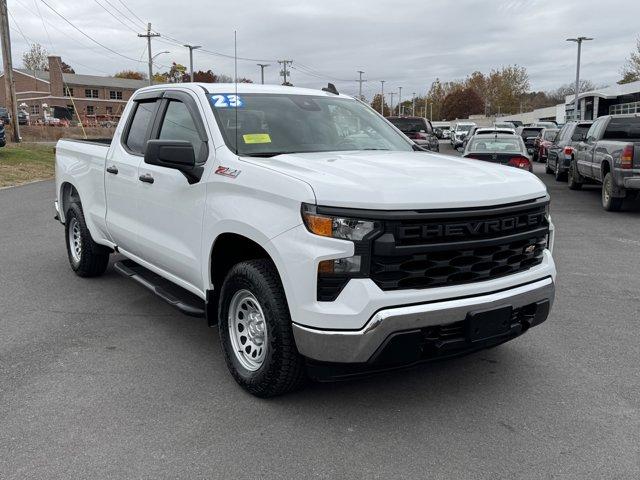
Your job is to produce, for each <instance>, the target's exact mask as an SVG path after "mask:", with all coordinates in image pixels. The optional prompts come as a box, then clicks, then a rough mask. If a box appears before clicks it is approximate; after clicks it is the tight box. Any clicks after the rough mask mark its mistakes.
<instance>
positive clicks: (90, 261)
mask: <svg viewBox="0 0 640 480" xmlns="http://www.w3.org/2000/svg"><path fill="white" fill-rule="evenodd" d="M65 233H66V240H67V255H68V257H69V263H70V264H71V268H72V269H73V271H74V272H75V273H76V275H79V276H80V277H97V276H100V275H102V274H103V273H104V272H105V270H106V269H107V265H109V254H110V251H109V249H108V248H106V247H104V246H102V245H98V244H97V243H96V242H94V241H93V239H92V238H91V233H89V229H88V228H87V224H86V222H85V220H84V213H83V212H82V206H81V205H80V204H79V203H75V202H74V203H72V204H71V205H70V206H69V209H68V210H67V213H66V216H65Z"/></svg>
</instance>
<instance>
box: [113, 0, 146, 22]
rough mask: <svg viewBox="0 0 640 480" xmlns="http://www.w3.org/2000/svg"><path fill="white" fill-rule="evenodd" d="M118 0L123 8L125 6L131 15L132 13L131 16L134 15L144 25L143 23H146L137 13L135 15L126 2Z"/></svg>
mask: <svg viewBox="0 0 640 480" xmlns="http://www.w3.org/2000/svg"><path fill="white" fill-rule="evenodd" d="M118 1H119V2H120V3H121V4H122V6H123V7H124V8H126V9H127V10H128V12H129V13H130V14H131V15H133V16H134V17H136V18H137V19H138V20H140V23H141V24H142V25H144V24H145V23H147V22H145V21H144V20H142V19H141V18H140V17H139V16H138V15H136V14H135V13H134V12H133V10H131V9H130V8H129V7H128V6H127V4H126V3H124V2H123V1H122V0H118Z"/></svg>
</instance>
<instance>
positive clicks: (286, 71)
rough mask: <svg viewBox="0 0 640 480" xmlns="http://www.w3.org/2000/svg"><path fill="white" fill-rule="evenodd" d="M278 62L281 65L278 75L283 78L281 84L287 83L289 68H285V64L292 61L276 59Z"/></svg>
mask: <svg viewBox="0 0 640 480" xmlns="http://www.w3.org/2000/svg"><path fill="white" fill-rule="evenodd" d="M278 63H279V64H280V65H282V70H280V76H281V77H282V78H283V82H282V84H283V85H286V84H287V75H289V70H287V65H290V64H292V63H293V60H278Z"/></svg>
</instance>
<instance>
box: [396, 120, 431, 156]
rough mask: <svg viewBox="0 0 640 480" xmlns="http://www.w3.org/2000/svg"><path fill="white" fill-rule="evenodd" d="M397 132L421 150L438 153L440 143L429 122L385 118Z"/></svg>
mask: <svg viewBox="0 0 640 480" xmlns="http://www.w3.org/2000/svg"><path fill="white" fill-rule="evenodd" d="M387 120H389V121H390V122H391V123H392V124H393V125H394V126H395V127H396V128H397V129H398V130H400V131H401V132H402V133H404V134H405V135H406V136H407V137H409V138H410V139H411V140H413V141H414V143H416V144H417V145H420V146H421V147H423V148H428V149H429V150H431V151H432V152H439V151H440V142H439V141H438V137H436V135H435V133H434V131H433V127H432V126H431V122H430V121H429V120H427V119H426V118H423V117H387Z"/></svg>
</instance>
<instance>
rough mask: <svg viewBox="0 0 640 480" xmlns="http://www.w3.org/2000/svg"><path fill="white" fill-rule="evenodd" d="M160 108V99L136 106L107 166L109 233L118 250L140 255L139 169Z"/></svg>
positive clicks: (139, 103)
mask: <svg viewBox="0 0 640 480" xmlns="http://www.w3.org/2000/svg"><path fill="white" fill-rule="evenodd" d="M158 105H159V99H158V98H143V99H140V100H138V101H136V102H135V103H134V104H133V106H132V108H131V113H130V115H129V118H128V119H127V123H126V124H125V127H124V129H123V131H122V136H121V137H120V139H116V138H114V139H113V145H112V147H113V148H111V151H110V157H109V158H107V162H106V165H105V169H106V171H105V191H106V197H107V215H106V224H107V230H108V232H109V235H110V236H111V239H112V240H113V242H114V243H115V244H116V245H117V246H118V248H120V249H122V250H124V251H127V252H131V253H133V254H137V249H136V239H137V236H138V224H137V208H138V200H137V199H138V190H139V189H140V185H139V184H140V182H139V180H138V167H139V165H140V163H142V160H143V157H144V150H145V145H146V143H147V140H148V138H149V134H150V132H151V127H152V124H153V119H154V117H155V115H156V110H157V108H158Z"/></svg>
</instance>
